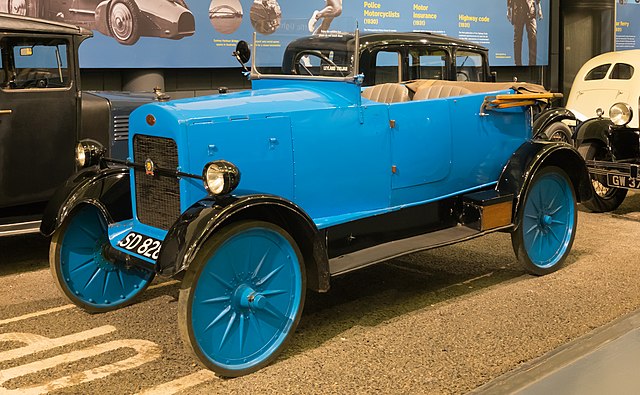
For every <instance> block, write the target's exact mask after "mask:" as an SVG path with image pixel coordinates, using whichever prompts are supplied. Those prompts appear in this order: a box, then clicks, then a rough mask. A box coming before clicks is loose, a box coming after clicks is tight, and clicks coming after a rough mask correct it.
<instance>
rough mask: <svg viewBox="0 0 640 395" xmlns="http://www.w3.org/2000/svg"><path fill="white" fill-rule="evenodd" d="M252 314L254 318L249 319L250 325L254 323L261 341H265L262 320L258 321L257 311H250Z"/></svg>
mask: <svg viewBox="0 0 640 395" xmlns="http://www.w3.org/2000/svg"><path fill="white" fill-rule="evenodd" d="M250 313H251V316H253V318H250V319H249V325H251V324H253V329H254V330H255V332H256V334H257V335H258V338H259V339H260V342H261V343H264V336H263V335H262V333H263V332H262V325H260V322H259V321H258V316H257V315H256V313H255V311H250Z"/></svg>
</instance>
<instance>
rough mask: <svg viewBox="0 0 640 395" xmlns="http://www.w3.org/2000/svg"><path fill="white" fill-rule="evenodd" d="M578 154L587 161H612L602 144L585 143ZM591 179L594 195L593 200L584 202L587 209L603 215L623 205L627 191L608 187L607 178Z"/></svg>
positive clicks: (593, 177) (591, 175) (594, 177)
mask: <svg viewBox="0 0 640 395" xmlns="http://www.w3.org/2000/svg"><path fill="white" fill-rule="evenodd" d="M578 152H580V155H582V157H583V158H584V159H585V160H602V161H610V160H611V155H609V153H608V152H607V149H606V147H605V146H604V144H602V143H594V142H592V143H583V144H581V145H580V147H578ZM590 177H591V186H592V187H593V195H592V197H591V199H589V200H586V201H583V202H582V204H583V205H584V206H585V207H586V208H588V209H589V210H591V211H593V212H596V213H603V212H606V211H613V210H615V209H616V208H618V206H620V204H622V201H623V200H624V198H625V197H626V196H627V190H626V189H620V188H611V187H608V186H607V182H606V179H605V178H604V177H605V176H597V175H593V174H590Z"/></svg>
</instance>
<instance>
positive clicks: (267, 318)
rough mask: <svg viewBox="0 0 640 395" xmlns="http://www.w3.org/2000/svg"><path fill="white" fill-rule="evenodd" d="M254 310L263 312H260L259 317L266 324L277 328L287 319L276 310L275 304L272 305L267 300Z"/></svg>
mask: <svg viewBox="0 0 640 395" xmlns="http://www.w3.org/2000/svg"><path fill="white" fill-rule="evenodd" d="M256 311H258V312H260V313H264V314H260V315H259V317H260V318H261V319H262V321H264V322H266V323H267V324H269V325H271V326H273V327H274V328H276V329H279V328H281V327H282V326H283V324H284V323H285V322H286V321H287V317H286V316H285V315H284V314H282V313H281V312H280V311H278V310H277V309H276V308H275V306H273V305H272V304H271V303H270V302H269V301H267V302H266V303H265V304H264V306H263V307H262V308H260V309H257V310H256Z"/></svg>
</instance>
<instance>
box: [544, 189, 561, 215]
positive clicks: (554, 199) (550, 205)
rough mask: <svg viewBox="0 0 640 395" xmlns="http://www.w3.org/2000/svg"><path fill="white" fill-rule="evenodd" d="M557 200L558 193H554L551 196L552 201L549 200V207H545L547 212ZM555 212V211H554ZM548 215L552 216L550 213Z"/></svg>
mask: <svg viewBox="0 0 640 395" xmlns="http://www.w3.org/2000/svg"><path fill="white" fill-rule="evenodd" d="M557 198H558V192H557V191H556V193H555V195H553V199H551V202H550V203H549V205H548V206H547V210H551V208H552V207H553V205H554V204H555V202H556V199H557ZM556 212H557V211H556ZM549 215H553V213H550V214H549Z"/></svg>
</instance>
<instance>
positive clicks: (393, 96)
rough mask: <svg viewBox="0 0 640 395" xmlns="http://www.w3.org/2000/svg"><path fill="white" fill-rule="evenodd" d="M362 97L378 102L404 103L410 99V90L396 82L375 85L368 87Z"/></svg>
mask: <svg viewBox="0 0 640 395" xmlns="http://www.w3.org/2000/svg"><path fill="white" fill-rule="evenodd" d="M362 97H364V98H365V99H369V100H372V101H375V102H378V103H402V102H407V101H409V100H410V99H409V90H408V89H407V87H406V86H404V85H402V84H396V83H387V84H380V85H375V86H372V87H369V88H366V89H365V90H364V91H363V92H362Z"/></svg>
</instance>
